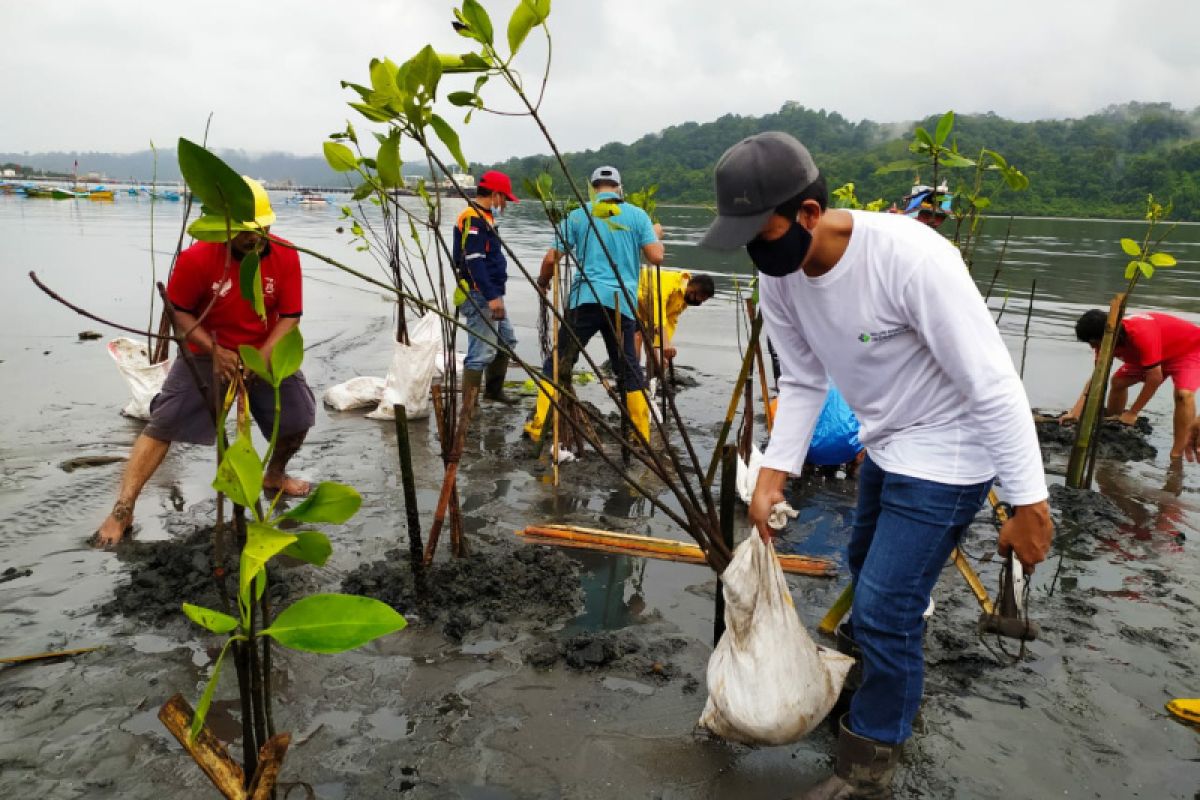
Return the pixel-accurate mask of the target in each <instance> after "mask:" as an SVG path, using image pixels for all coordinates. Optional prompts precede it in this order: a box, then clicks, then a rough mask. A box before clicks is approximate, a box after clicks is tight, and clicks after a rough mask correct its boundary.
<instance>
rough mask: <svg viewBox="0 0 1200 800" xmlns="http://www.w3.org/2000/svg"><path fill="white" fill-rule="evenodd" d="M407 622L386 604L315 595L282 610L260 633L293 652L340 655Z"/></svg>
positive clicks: (354, 596) (339, 596) (353, 596)
mask: <svg viewBox="0 0 1200 800" xmlns="http://www.w3.org/2000/svg"><path fill="white" fill-rule="evenodd" d="M407 624H408V623H407V622H406V621H405V619H404V617H402V616H400V615H399V614H398V613H396V611H395V609H393V608H392V607H391V606H389V605H387V604H386V603H381V602H379V601H378V600H375V599H373V598H370V597H359V596H358V595H350V594H315V595H311V596H310V597H304V598H301V599H300V600H297V601H296V602H295V603H293V604H292V605H290V606H288V607H287V608H285V609H284V610H283V611H282V612H281V613H280V614H279V616H277V617H276V618H275V621H274V622H273V623H272V624H271V626H270V627H269V628H266V629H265V630H263V631H262V633H261V634H260V635H261V636H270V637H272V638H273V639H274V640H275V641H277V642H279V643H280V644H281V645H283V646H285V647H290V648H292V649H293V650H304V651H306V652H309V653H341V652H343V651H346V650H352V649H354V648H355V647H361V646H362V645H364V644H366V643H367V642H370V641H373V640H375V639H378V638H379V637H381V636H386V635H388V634H389V633H394V632H396V631H398V630H400V629H402V628H403V627H404V626H405V625H407Z"/></svg>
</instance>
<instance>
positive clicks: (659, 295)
mask: <svg viewBox="0 0 1200 800" xmlns="http://www.w3.org/2000/svg"><path fill="white" fill-rule="evenodd" d="M660 281H661V284H662V285H661V286H659V285H658V283H659V282H660ZM714 294H716V287H715V286H714V284H713V279H712V278H711V277H709V276H708V275H697V276H695V277H692V275H691V274H690V273H688V272H685V271H682V270H674V269H661V268H659V269H655V268H654V267H643V268H642V274H641V277H640V279H639V280H638V317H639V319H640V320H641V323H642V328H643V329H644V330H645V331H646V333H647V334H650V335H652V336H653V345H652V346H651V347H648V348H646V375H647V377H658V378H659V380H660V382H661V379H662V369H661V365H660V364H659V363H658V354H659V346H660V341H659V340H660V338H661V336H662V335H663V334H665V336H666V338H665V339H664V340H663V341H662V342H661V346H662V353H663V356H665V358H666V360H667V363H668V364H669V363H671V362H672V361H674V359H675V355H676V352H677V351H676V348H675V345H674V344H673V342H674V340H675V326H677V325H678V324H679V317H680V316H681V315H682V314H683V312H684V310H685V309H687V307H688V306H698V305H702V304H703V303H704V302H705V301H706V300H708V299H709V298H711V297H712V296H713V295H714ZM660 328H661V330H660ZM634 348H635V349H636V351H637V354H638V360H641V354H642V334H641V332H640V331H639V332H638V333H637V334H636V335H635V337H634Z"/></svg>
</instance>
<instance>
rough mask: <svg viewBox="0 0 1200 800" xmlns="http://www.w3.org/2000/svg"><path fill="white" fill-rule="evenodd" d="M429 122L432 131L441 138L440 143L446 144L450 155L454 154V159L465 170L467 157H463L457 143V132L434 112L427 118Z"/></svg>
mask: <svg viewBox="0 0 1200 800" xmlns="http://www.w3.org/2000/svg"><path fill="white" fill-rule="evenodd" d="M429 124H430V125H431V126H433V130H434V133H436V134H437V136H438V138H439V139H441V140H442V144H444V145H446V149H447V150H449V151H450V155H452V156H454V160H455V161H457V162H458V165H459V166H460V167H462V168H463V170H464V171H465V170H466V169H467V159H466V158H464V157H463V152H462V147H460V146H459V143H458V134H457V133H456V132H455V131H454V128H451V127H450V125H449V123H447V122H446V120H444V119H442V118H441V117H439V116H438V115H437V114H434V115H433V116H431V117H430V118H429Z"/></svg>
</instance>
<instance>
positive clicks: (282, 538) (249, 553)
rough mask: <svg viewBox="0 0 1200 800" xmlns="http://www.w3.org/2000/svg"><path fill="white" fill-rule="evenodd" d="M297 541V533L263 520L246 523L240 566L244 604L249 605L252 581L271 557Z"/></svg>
mask: <svg viewBox="0 0 1200 800" xmlns="http://www.w3.org/2000/svg"><path fill="white" fill-rule="evenodd" d="M295 541H296V536H295V534H291V533H285V532H283V531H281V530H279V529H278V528H272V527H271V526H270V525H265V524H263V523H261V522H250V523H247V524H246V545H245V547H243V548H242V559H241V562H240V564H239V566H238V597H240V598H241V600H242V604H243V606H247V605H249V599H250V582H251V581H253V580H254V579H255V578H257V577H258V575H259V573H261V572H262V571H263V567H265V566H266V565H267V562H268V561H270V560H271V557H272V556H274V555H275V554H277V553H279V552H280V551H281V550H283V548H285V547H287V546H288V545H289V544H292V543H293V542H295Z"/></svg>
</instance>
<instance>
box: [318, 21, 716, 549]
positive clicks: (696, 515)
mask: <svg viewBox="0 0 1200 800" xmlns="http://www.w3.org/2000/svg"><path fill="white" fill-rule="evenodd" d="M548 14H549V2H545V0H523V2H521V3H519V4H518V6H517V8H516V10H515V11H514V12H513V15H512V18H511V19H510V21H509V28H508V41H509V46H510V51H511V52H510V53H509V54H506V55H505V54H501V53H500V52H499V51H498V50H497V49H496V47H495V46H494V33H493V29H492V26H491V21H490V19H489V18H488V17H487V14H486V12H485V11H484V10H483V8H482V6H481V5H480V4H479V3H478V2H474V0H467V2H464V4H463V6H462V8H461V9H458V10H456V11H455V16H456V27H457V29H458V30H459V32H460V34H462V35H463V36H464V37H466V38H469V39H473V40H474V41H476V42H478V43H479V45H480V52H478V53H467V54H463V55H444V54H443V55H439V54H437V53H436V52H434V51H433V50H432V48H430V47H426V48H423V49H422V50H421V51H420V52H419V53H418V54H417V55H416V56H414V57H413V58H412V59H410V60H409V61H407V62H405V63H404V64H402V65H396V64H394V63H393V62H391V61H389V60H387V59H383V60H379V59H376V60H373V61H372V62H371V66H370V84H371V85H370V86H369V87H368V86H362V85H357V84H350V83H346V84H345V86H347V87H348V88H351V89H353V90H354V91H355V92H357V93H358V95H359V98H360V100H361V102H354V103H351V104H350V105H351V106H352V107H353V108H355V110H356V111H358V112H360V113H361V114H362V115H363V116H364V117H366V118H367V119H368V120H369V121H371V122H375V123H383V124H384V125H386V126H387V127H386V133H382V134H378V135H377V136H376V139H377V140H378V141H379V142H380V147H381V151H380V156H382V155H383V153H385V152H386V153H387V155H386V157H376V158H370V157H368V156H366V155H364V154H361V153H360V154H359V155H355V153H354V151H353V150H351V149H350V148H348V147H345V146H344V145H342V144H341V142H340V141H334V142H330V143H329V145H330V146H329V147H327V148H326V152H327V158H328V160H329V161H330V164H331V166H333V167H334V168H335V169H339V170H340V171H344V172H350V171H352V170H353V171H355V172H357V173H358V174H359V175H360V176H362V179H363V183H362V184H360V187H375V188H374V189H373V188H366V189H361V188H360V191H363V196H365V195H366V194H369V193H370V192H371V191H378V190H380V189H386V187H385V186H384V183H386V181H387V180H389V179H393V178H395V175H392V176H390V178H389V176H387V175H385V176H383V178H382V179H381V178H380V175H379V172H380V165H381V163H383V164H386V165H388V166H387V167H386V168H385V169H386V171H391V169H392V167H391V165H392V164H393V163H398V158H399V156H398V148H399V143H400V140H401V139H403V140H405V141H411V142H413V143H415V144H417V145H418V146H419V147H420V148H421V150H422V151H423V153H424V156H425V159H426V161H427V162H428V163H429V164H430V165H431V167H432V168H433V174H438V175H443V176H445V180H446V182H448V183H449V184H450V190H451V191H452V192H454V193H455V194H457V195H458V196H462V192H461V187H459V186H458V185H457V183H456V182H455V181H454V179H453V177H452V175H453V173H452V172H451V171H450V170H449V169H448V168H447V166H446V164H445V162H443V161H442V159H441V158H440V157H439V156H438V155H437V154H436V153H434V152H433V150H432V143H433V140H434V139H436V140H438V141H440V143H441V146H442V147H444V148H445V149H446V150H448V151H449V152H450V154H451V155H452V156H453V158H454V161H456V162H457V163H458V165H459V166H460V167H464V168H465V165H466V161H465V159H464V158H463V157H462V153H461V148H460V147H459V141H458V135H457V133H456V132H455V131H454V130H453V128H452V127H451V126H450V125H449V124H448V123H446V121H445V120H444V119H443V118H442V117H441V116H439V115H437V114H436V113H435V112H434V111H433V104H434V100H435V96H436V90H437V87H438V84H439V81H440V79H441V77H442V75H443V74H450V73H473V74H474V75H475V79H474V88H473V91H470V92H451V93H449V94H448V95H447V99H448V100H449V102H450V103H451V104H453V105H457V106H460V107H466V108H468V109H469V110H468V113H467V117H468V120H469V117H470V115H471V114H472V113H474V112H475V111H476V110H481V109H482V110H483V111H486V112H488V113H514V112H499V111H494V110H493V109H490V108H487V107H485V106H484V103H483V101H482V99H481V98H480V96H479V90H480V89H481V88H482V86H483V85H484V84H486V83H487V81H488V80H490V79H492V78H497V77H498V78H500V79H502V80H503V81H504V82H505V83H506V84H507V85H508V86H509V88H510V89H512V90H513V92H514V93H515V94H516V95H517V97H518V99H519V100H520V101H521V104H522V106H523V108H524V110H523V111H522V112H519V113H521V114H524V115H528V116H530V117H531V118H532V119H533V120H534V122H535V123H536V124H537V125H538V127H539V129H540V130H541V131H542V132H543V134H544V135H545V134H547V132H546V129H545V125H544V124H543V123H542V121H541V118H540V116H539V114H538V106H540V102H541V92H539V93H538V95H539V96H538V97H537V99H536V100H534V99H532V98H531V97H530V95H529V94H527V93H526V92H525V90H524V87H523V84H522V81H521V79H520V77H519V76H518V75H517V73H516V72H515V71H514V70H513V69H512V67H511V61H512V58H513V56H514V55H515V53H516V51H517V50H518V49H519V48H520V46H521V43H522V42H523V41H524V40H525V37H526V36H527V35H528V33H529V32H530V31H531V30H532V29H533V28H534V27H540V28H542V29H543V30H544V31H546V33H547V42H549V35H548V29H546V26H545V20H546V17H547V16H548ZM548 52H549V51H548ZM548 69H549V60H548V62H547V70H548ZM544 85H545V81H544V80H543V90H544ZM430 131H432V134H431V133H430ZM397 132H398V133H397ZM342 135H343V134H339V136H342ZM344 135H345V136H350V135H351V129H350V128H349V126H348V128H347V131H346V132H345V133H344ZM548 141H549V142H550V145H551V149H552V150H553V151H554V154H555V159H556V161H557V163H558V164H559V166H560V168H563V174H564V177H565V178H566V179H567V181H568V184H569V186H570V189H571V191H572V193H573V194H574V196H575V198H576V199H577V200H578V201H579V203H580V204H581V205H584V206H585V208H586V200H585V199H584V197H583V196H582V195H581V193H580V192H579V190H578V188H577V187H576V184H575V182H574V180H573V179H572V178H571V176H570V174H569V172H567V171H566V170H565V165H564V162H563V160H562V157H561V154H560V153H559V152H558V150H557V147H556V145H554V143H553V140H552V139H548ZM384 148H386V150H385V149H384ZM393 148H395V149H396V153H395V157H394V158H393V153H392V149H393ZM437 185H438V184H437V183H435V184H434V186H435V187H437ZM419 189H420V187H419ZM418 193H419V194H421V195H422V199H423V200H425V202H426V204H427V206H428V207H430V208H435V207H436V206H437V203H436V202H435V201H434V200H433V199H432V198H428V197H427V193H426V192H422V191H420V190H419V192H418ZM377 196H378V197H379V200H380V202H381V203H389V202H392V203H394V202H395V199H394V198H393V197H392V196H391V195H390V194H388V193H387V192H386V191H379V193H378V194H377ZM465 199H466V200H467V202H471V201H470V199H469V198H465ZM598 216H599V215H594V214H589V215H588V224H589V225H592V226H596V225H597V217H598ZM409 219H410V222H411V223H413V225H414V226H415V225H416V224H418V223H419V224H422V225H425V226H426V230H427V235H428V236H429V241H430V243H431V244H432V245H433V247H432V248H431V250H432V253H433V254H435V258H436V259H437V266H438V270H439V280H438V281H436V283H438V284H440V286H438V287H436V289H435V291H434V292H433V293H432V294H433V295H434V297H433V298H432V301H433V302H426V301H423V300H421V299H420V298H416V297H415V296H414V295H413V293H412V292H411V291H407V290H404V289H396V288H395V287H393V289H394V290H395V291H396V294H397V296H398V297H400V298H402V300H403V301H404V302H406V303H409V304H410V305H416V306H418V307H422V308H425V309H426V310H433V311H434V312H435V313H437V314H438V315H439V317H441V318H442V319H443V320H446V321H447V322H448V323H449V324H450V325H452V326H454V327H458V326H459V325H460V323H458V321H457V320H455V319H454V317H453V315H452V313H451V310H450V308H449V304H448V303H446V302H445V300H444V297H445V287H446V286H447V285H450V284H449V282H447V281H446V280H445V272H444V271H445V266H446V262H448V261H449V254H450V248H449V247H448V246H447V245H446V243H445V241H444V240H443V238H442V237H441V235H440V232H439V231H437V229H436V228H435V227H432V226H429V225H428V221H427V220H417V219H415V218H414V217H412V216H410V217H409ZM610 222H611V220H610ZM364 230H365V229H364ZM601 244H602V245H603V242H601ZM502 246H503V247H504V249H505V253H506V254H507V255H508V257H509V263H510V265H512V266H514V267H515V268H516V269H517V270H518V271H519V272H520V273H521V274H522V275H523V276H524V277H525V279H526V280H527V281H528V282H529V283H530V285H534V284H535V280H534V278H533V276H531V275H530V273H529V271H528V270H527V269H526V268H525V267H524V266H523V265H522V264H521V263H520V259H519V258H518V257H517V256H516V255H515V254H514V253H513V252H512V251H511V248H509V247H508V246H507V244H506V243H503V242H502ZM606 256H607V257H608V259H609V261H610V264H611V263H612V258H611V254H608V253H606ZM326 260H327V261H330V262H331V263H332V260H329V259H326ZM426 261H427V263H428V261H429V259H428V258H426ZM335 266H339V267H340V266H341V265H337V264H335ZM614 269H615V268H614ZM348 271H349V270H348ZM585 277H586V276H585ZM372 282H373V283H374V281H372ZM617 282H618V284H619V289H620V292H621V296H622V297H623V298H625V299H626V301H627V302H629V305H630V307H632V306H633V305H634V304H635V303H634V296H633V291H631V289H630V287H627V286H625V285H624V283H623V281H622V280H621V279H620V276H619V274H618V275H617ZM550 311H551V312H552V313H554V316H555V317H556V319H557V321H558V322H559V324H560V325H561V323H562V321H563V320H562V318H561V313H560V312H558V311H557V310H556V309H553V308H552V309H550ZM635 324H637V320H636V316H635ZM491 327H494V326H491ZM610 327H611V323H610ZM493 332H494V331H493ZM562 333H563V334H564V335H568V336H574V331H572V330H571V329H570V327H569V326H567V327H565V328H563V329H562ZM576 341H577V340H576ZM498 349H499V350H500V351H501V352H506V353H507V354H508V355H509V356H510V358H512V359H513V361H515V362H516V363H517V365H518V366H520V367H521V368H522V369H524V370H525V371H526V372H527V373H528V374H530V375H531V376H532V377H534V378H535V379H536V380H538V381H540V382H542V383H543V384H546V385H549V386H551V387H552V388H553V389H554V390H555V392H554V394H555V395H556V396H555V397H552V398H551V404H552V407H555V408H556V409H558V410H559V412H560V413H562V408H561V405H560V403H559V398H558V396H557V395H560V394H563V393H565V391H567V390H569V386H567V387H566V389H564V386H562V385H555V384H554V383H552V380H553V379H552V378H551V377H550V376H549V375H544V374H542V372H541V371H540V370H537V369H535V368H533V367H531V366H530V365H528V364H526V363H524V362H523V361H522V360H521V359H520V358H519V357H517V356H516V354H515V353H512V352H509V349H508V348H507V347H505V346H503V344H501V346H500V347H499V348H498ZM583 355H584V358H585V359H586V360H587V361H588V363H589V365H590V366H592V367H593V371H594V372H595V371H597V370H596V369H595V364H594V362H592V361H591V358H590V356H588V355H587V354H586V352H585V353H584V354H583ZM560 379H561V376H560ZM561 382H562V383H563V384H566V383H569V380H562V381H561ZM614 399H616V398H614ZM618 405H619V407H620V408H621V409H622V417H623V420H624V421H626V422H627V421H628V412H627V410H626V409H625V408H624V403H618ZM669 405H672V409H671V411H672V415H673V416H675V417H678V411H677V409H674V408H673V404H669ZM585 413H587V414H588V415H589V419H590V421H591V422H593V423H594V425H595V427H596V428H598V429H599V430H600V431H601V433H602V434H603V435H605V436H611V437H612V438H614V439H619V436H617V435H616V433H615V432H614V431H613V430H612V429H611V428H610V426H608V425H607V423H606V422H605V421H604V420H603V418H602V417H600V416H599V415H596V414H594V413H593V412H591V411H590V410H586V411H585ZM455 417H456V415H455V414H454V409H453V408H452V405H451V404H450V403H447V404H445V412H444V419H443V435H444V436H446V437H448V438H449V439H450V441H453V439H454V437H455V434H456V431H455V427H456V426H455V422H456V419H455ZM676 421H677V422H679V420H678V419H677V420H676ZM653 422H654V424H657V425H659V428H660V432H661V430H662V426H661V423H660V421H659V420H657V419H654V420H653ZM584 436H585V437H586V436H587V433H586V432H585V433H584ZM593 438H594V437H593ZM639 438H640V433H639ZM589 443H590V444H592V445H593V446H594V447H596V448H597V451H598V453H599V454H600V457H601V459H602V460H604V461H605V462H606V463H609V464H610V466H614V468H616V469H617V470H618V471H619V472H620V473H621V474H622V475H623V476H625V477H626V480H627V481H629V482H630V483H631V484H633V485H634V486H635V489H636V490H638V491H639V493H641V494H643V496H645V497H647V499H648V500H650V502H652V503H654V504H655V505H656V506H658V507H659V508H660V510H663V511H664V513H665V514H666V515H667V516H668V517H669V518H671V519H673V520H674V521H676V522H678V523H679V524H680V525H681V526H683V527H684V528H685V529H687V530H689V532H691V533H693V535H694V536H696V537H697V538H698V539H701V540H702V545H704V546H705V549H706V551H711V552H712V553H713V558H714V561H715V563H714V566H717V567H718V568H720V567H722V566H723V563H724V560H725V559H726V558H727V557H728V554H727V553H724V552H723V551H724V550H725V548H724V547H723V546H722V545H721V543H720V542H719V540H718V541H716V542H715V543H714V542H713V539H714V538H717V537H710V536H708V535H707V533H706V532H712V533H715V532H716V530H717V520H716V509H715V505H714V504H713V503H712V501H711V496H710V495H709V494H708V492H707V487H703V486H702V487H701V488H702V492H703V493H704V495H705V500H704V503H703V505H698V502H699V501H698V499H697V497H696V495H695V493H694V492H693V490H692V488H691V486H690V485H687V481H686V480H675V479H674V478H673V477H671V476H669V475H668V470H670V471H671V472H673V473H674V474H675V475H680V474H682V472H683V470H682V469H681V465H680V464H679V462H678V458H677V456H676V454H675V453H674V451H673V450H672V449H671V448H669V447H668V448H665V449H664V451H665V453H660V452H659V451H656V450H654V449H651V448H649V447H648V446H646V447H639V448H638V453H637V456H638V458H639V460H641V461H642V462H643V463H644V464H646V465H647V466H648V467H649V468H650V469H651V471H652V472H654V474H656V475H658V476H659V477H660V478H663V479H664V480H665V481H666V482H667V484H668V488H669V490H670V491H672V493H673V494H675V496H676V497H677V499H678V500H679V501H680V503H681V504H682V506H683V511H684V517H681V516H680V515H678V514H677V513H675V510H674V509H672V508H670V507H669V506H668V505H666V504H664V503H662V502H661V501H660V500H659V499H658V498H657V497H654V496H651V495H650V494H649V493H648V492H647V491H646V490H645V489H644V488H643V487H640V486H638V485H637V483H638V481H637V479H636V478H634V477H632V476H630V475H629V474H628V473H627V471H625V470H623V469H621V468H620V467H618V466H616V465H613V464H612V463H611V461H610V460H609V459H608V457H607V455H606V454H605V453H603V451H602V448H601V447H600V444H599V441H598V440H594V441H590V442H589ZM642 444H644V445H648V443H646V442H643V443H642ZM685 444H688V443H687V442H686V438H685ZM688 450H689V455H692V456H694V453H692V451H691V447H690V444H689V446H688ZM664 454H665V456H666V460H664V458H663V455H664ZM693 460H694V458H693ZM668 461H669V462H670V465H671V466H670V467H669V468H668V466H667V462H668ZM685 517H686V519H685Z"/></svg>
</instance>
